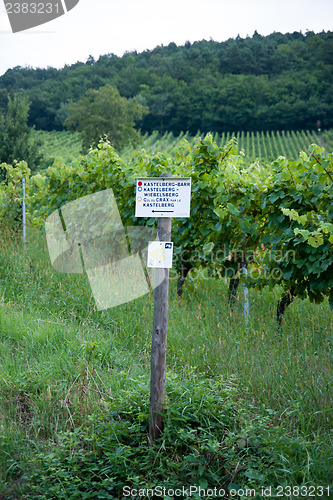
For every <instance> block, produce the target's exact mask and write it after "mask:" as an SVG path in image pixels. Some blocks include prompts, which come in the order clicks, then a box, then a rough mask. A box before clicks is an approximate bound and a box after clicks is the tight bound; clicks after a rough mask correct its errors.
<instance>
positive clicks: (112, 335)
mask: <svg viewBox="0 0 333 500" xmlns="http://www.w3.org/2000/svg"><path fill="white" fill-rule="evenodd" d="M1 241H2V247H1V253H0V300H1V302H0V345H1V361H0V498H4V499H14V498H92V496H87V497H85V496H83V494H82V496H78V497H75V491H76V490H75V488H74V483H75V481H81V482H82V485H83V486H82V488H83V489H84V488H86V491H88V490H87V488H88V485H90V486H89V488H90V487H91V488H94V486H91V485H93V484H94V483H93V476H90V475H89V474H91V470H92V469H93V470H94V467H95V466H96V471H97V472H96V477H97V476H98V477H102V476H103V474H104V473H103V474H102V472H101V471H102V468H103V467H104V468H107V467H109V465H108V464H109V463H110V460H111V462H112V463H114V464H118V465H117V467H118V468H116V469H115V470H113V472H112V471H110V474H111V473H114V474H115V477H116V476H117V477H118V476H119V477H121V478H124V477H127V476H126V474H127V475H128V474H129V472H128V471H129V470H132V471H134V472H135V471H137V473H138V476H137V477H138V478H139V479H138V478H137V479H135V477H134V476H135V473H134V472H132V476H133V477H132V476H131V477H132V479H131V481H132V484H136V483H135V481H137V484H139V483H140V481H141V482H142V481H143V482H144V481H146V482H147V481H148V479H147V477H149V474H148V472H149V471H150V468H151V463H152V462H151V460H154V463H156V460H157V457H156V456H155V457H154V459H152V456H151V452H150V451H149V450H148V451H147V432H146V422H147V412H148V400H149V392H148V391H149V369H150V342H151V339H150V332H151V328H152V315H153V297H152V295H147V296H145V297H142V298H140V299H138V300H136V301H134V302H131V303H127V304H124V305H122V306H118V307H116V308H114V309H111V310H106V311H97V310H96V308H95V304H94V300H93V298H92V297H91V292H90V288H89V284H88V280H87V278H86V277H85V276H84V275H63V274H59V273H57V272H56V271H54V270H53V269H52V268H51V266H50V263H49V258H48V253H47V248H46V243H45V240H44V236H43V235H42V234H41V233H39V232H37V231H31V232H29V234H28V244H27V248H26V250H24V249H23V248H22V245H21V243H20V242H19V240H17V239H16V238H15V237H14V236H13V235H9V234H6V233H5V232H2V234H1ZM278 294H279V291H278V290H275V291H273V292H269V291H267V290H266V291H264V292H263V293H262V294H259V293H257V292H255V291H252V290H250V318H249V323H248V324H247V325H246V324H245V322H244V319H243V315H242V301H241V297H239V299H238V301H237V302H236V305H235V307H234V310H233V311H230V308H229V306H228V304H227V300H226V297H227V283H226V282H225V281H224V280H216V281H212V280H202V281H200V282H198V283H196V284H193V283H192V284H191V283H187V284H185V286H184V297H183V299H182V300H180V299H179V298H178V296H177V294H176V283H175V280H172V281H171V286H170V300H169V324H168V350H167V365H168V383H167V394H168V398H169V400H170V403H169V405H170V408H169V409H168V415H169V417H168V418H169V420H170V422H171V423H170V424H168V426H167V431H166V434H165V436H166V437H165V451H164V452H163V445H161V446H162V448H161V449H160V450H159V452H158V461H157V465H158V467H159V477H160V480H161V484H162V483H163V481H164V484H167V478H168V477H173V478H174V479H173V481H174V482H175V481H176V479H175V478H178V479H179V478H180V477H182V478H183V479H184V481H185V479H186V478H185V476H186V475H184V477H183V476H182V474H185V472H184V471H183V469H182V464H184V463H185V462H183V461H182V460H185V458H183V459H182V454H183V455H184V457H190V458H187V459H186V460H190V461H191V460H192V462H193V460H194V459H195V457H197V458H196V460H199V462H198V465H197V466H195V467H194V466H193V467H194V468H193V478H196V480H197V481H198V483H195V484H199V482H200V481H202V484H205V481H206V479H205V478H208V479H210V478H213V477H215V476H214V474H215V473H216V471H217V470H218V471H219V472H218V474H222V472H221V471H222V469H223V470H225V474H226V477H227V478H229V479H228V481H229V482H230V480H231V479H232V484H236V485H238V486H242V485H244V484H246V485H247V486H248V487H250V486H252V487H256V488H259V485H265V486H269V485H270V484H275V485H276V484H282V483H281V482H284V483H283V484H286V485H287V484H303V485H310V484H312V485H324V486H328V485H331V486H332V483H333V475H332V464H333V450H332V437H333V436H332V400H333V398H332V352H333V346H332V343H333V337H332V321H333V315H332V312H331V311H330V310H329V307H328V304H327V303H326V302H325V303H323V304H321V305H314V304H311V303H309V301H300V300H295V302H294V303H293V304H292V305H291V306H290V307H289V309H288V310H287V312H286V316H285V324H284V327H283V333H282V335H281V336H278V335H277V332H276V326H275V309H276V304H277V299H278ZM193 401H194V402H193ZM219 405H220V406H221V405H222V407H223V405H225V410H226V412H227V410H228V412H229V413H228V412H227V413H225V416H224V417H221V416H219V417H218V416H217V415H218V414H217V413H216V415H215V413H214V412H215V411H216V412H218V411H219V407H220V406H219ZM186 408H190V410H186ZM214 408H215V410H214ZM208 410H209V411H208ZM186 411H187V413H186ZM230 412H231V413H230ZM112 415H118V416H117V417H116V419H115V420H114V418H115V417H112V418H111V416H112ZM186 415H187V417H186V418H185V416H186ZM214 415H215V416H214ZM228 415H229V416H228ZM231 415H234V417H232V418H231ZM217 418H218V419H221V418H222V420H223V419H224V418H225V420H223V422H224V424H223V425H224V426H225V428H222V427H219V426H216V425H217V424H216V421H217V420H216V419H217ZM117 419H121V421H122V422H123V426H121V427H119V426H118V427H117V425H118V424H117ZM214 419H215V420H214ZM230 419H231V420H230ZM169 420H168V421H169ZM218 421H220V420H218ZM193 422H194V423H193ZM195 422H196V423H195ZM214 422H215V423H214ZM232 422H233V423H232ZM110 426H111V427H110ZM124 426H125V427H124ZM125 429H131V431H129V430H127V431H126V432H125ZM195 429H197V431H196V430H195ZM214 429H215V430H214ZM225 429H227V435H228V438H226V440H225V443H224V445H223V446H224V448H223V447H222V445H221V441H218V439H217V436H219V435H220V434H219V433H220V432H221V433H222V432H225ZM199 431H200V432H199ZM128 433H129V434H128ZM221 435H222V434H221ZM107 436H109V437H107ZM129 436H130V437H129ZM191 436H192V437H191ZM193 436H196V439H197V441H196V442H197V444H196V445H195V446H194V444H195V443H194V444H193V439H192V438H193ZM214 436H215V437H216V440H215V441H214ZM115 439H116V441H115ZM219 439H222V438H221V437H220V438H219ZM223 439H224V438H223ZM117 442H118V444H119V443H120V444H119V446H121V447H122V448H121V449H122V450H123V452H124V453H125V451H124V450H127V451H126V453H128V457H129V458H128V459H125V458H121V460H120V459H119V456H118V458H117V457H116V455H115V453H116V450H117V449H118V448H117V446H116V443H117ZM121 443H126V446H125V445H122V444H121ZM177 443H178V444H177ZM191 443H192V444H191ZM207 443H210V444H207ZM251 443H252V444H251ZM253 443H259V444H253ZM123 446H125V448H123ZM196 447H197V452H196V451H194V450H196ZM207 447H208V448H207ZM214 447H215V448H214ZM190 448H191V451H189V449H190ZM200 450H201V451H200ZM202 450H204V451H202ZM212 450H215V451H214V453H213V451H212ZM265 450H266V451H265ZM267 450H270V451H269V457H270V458H269V460H268V457H267V453H268V452H267ZM123 452H122V453H123ZM222 452H223V453H222ZM193 453H194V455H193ZM212 453H213V454H212ZM207 454H208V455H207ZM209 454H212V455H209ZM222 455H223V457H224V460H225V463H224V465H223V467H222V466H221V460H222V458H221V457H222ZM97 456H98V457H99V458H98V460H99V462H97V461H96V463H95V462H94V460H95V459H94V458H93V457H97ZM38 457H39V458H38ZM108 457H109V458H108ZM110 457H112V459H111V458H110ZM168 457H169V458H168ZM207 457H208V458H209V457H210V459H209V460H208V459H207ZM216 457H217V458H216ZM219 457H220V458H219ZM96 460H97V458H96ZM117 460H118V462H119V463H118V462H117ZM119 460H120V461H119ZM200 460H203V462H202V463H201V462H200ZM192 462H191V463H192ZM238 462H239V465H238V466H237V463H238ZM243 462H244V464H246V467H245V465H244V467H243V469H242V470H241V471H240V472H239V473H237V470H238V468H239V467H240V466H241V464H242V463H243ZM94 463H95V466H94ZM97 463H99V464H103V467H102V465H97ZM136 463H137V467H138V468H137V469H136V468H135V467H136V466H135V464H136ZM206 463H209V464H210V465H209V466H208V465H207V466H206V465H205V464H206ZM268 463H269V464H270V465H267V464H268ZM126 464H128V465H126ZM140 464H141V465H140ZM200 464H201V465H200ZM157 465H156V467H157ZM192 465H193V464H192ZM98 467H100V469H98ZM114 467H116V465H114ZM126 467H129V469H128V468H126ZM131 467H132V469H131ZM140 467H142V470H143V471H146V476H145V475H144V473H143V476H140V474H141V473H139V472H138V471H140V470H141V469H140ZM200 467H202V468H201V469H200ZM221 467H222V468H221ZM180 469H181V470H180ZM103 470H104V469H103ZM105 470H106V469H105ZM200 470H202V471H203V472H202V476H200V474H199V472H200ZM75 471H76V472H75ZM182 471H183V472H182ZM214 471H215V472H214ZM72 473H73V474H74V476H75V474H76V476H75V477H76V479H75V481H74V479H73V477H74V476H72V475H71V474H72ZM117 474H118V475H117ZM195 474H197V475H195ZM198 474H199V476H200V477H201V479H200V477H199V476H198ZM251 475H252V476H253V477H252V476H251ZM103 477H104V476H103ZM128 477H130V476H128ZM61 478H62V479H61ZM85 478H86V479H85ZM87 478H90V479H89V481H88V479H87ZM123 480H124V479H122V481H123ZM129 480H130V479H128V481H129ZM61 481H65V483H66V484H68V490H66V489H61V488H64V487H63V486H61V487H60V486H59V485H60V484H62V483H61ZM66 481H67V482H66ZM84 481H86V482H84ZM101 481H102V479H101ZM119 481H120V479H119ZM170 481H171V479H170ZM193 481H194V479H193ZM212 481H213V479H212ZM244 481H245V483H244ZM274 482H275V483H274ZM75 484H76V483H75ZM119 484H120V483H119ZM170 484H171V483H170ZM172 484H174V483H172ZM41 485H42V486H41ZM84 485H85V486H84ZM178 486H179V485H178ZM95 487H96V488H97V486H95ZM40 488H41V489H40ZM59 488H60V489H59ZM71 488H73V489H71ZM119 488H120V486H119ZM64 491H65V493H64ZM66 491H67V493H66ZM46 492H48V493H47V494H46ZM69 492H70V493H69ZM43 494H45V495H46V496H42V495H43ZM96 494H97V493H96ZM29 495H31V496H29ZM38 495H41V496H38ZM66 495H67V496H66ZM71 495H73V496H71ZM331 495H332V492H331ZM99 498H114V497H113V496H111V497H110V496H109V497H108V496H106V495H105V496H103V495H102V493H101V496H100V497H99ZM115 498H117V497H115ZM118 498H119V497H118ZM322 498H325V496H323V497H322Z"/></svg>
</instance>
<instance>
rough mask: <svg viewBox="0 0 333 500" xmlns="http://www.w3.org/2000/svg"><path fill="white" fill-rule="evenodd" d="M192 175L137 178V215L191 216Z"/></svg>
mask: <svg viewBox="0 0 333 500" xmlns="http://www.w3.org/2000/svg"><path fill="white" fill-rule="evenodd" d="M190 203H191V177H142V178H140V179H137V180H136V199H135V217H189V216H190Z"/></svg>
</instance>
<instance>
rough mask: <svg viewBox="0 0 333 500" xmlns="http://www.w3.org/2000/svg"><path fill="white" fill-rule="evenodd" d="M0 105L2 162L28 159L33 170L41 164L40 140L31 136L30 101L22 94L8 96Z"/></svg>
mask: <svg viewBox="0 0 333 500" xmlns="http://www.w3.org/2000/svg"><path fill="white" fill-rule="evenodd" d="M3 102H4V101H3V100H2V107H0V164H1V163H10V164H12V165H13V164H14V163H15V161H17V162H19V161H22V160H24V161H26V162H27V164H28V165H29V168H30V169H31V170H32V171H33V170H35V169H36V167H37V166H38V165H39V164H40V162H41V160H42V155H41V153H40V145H41V144H40V142H39V141H36V140H34V139H33V138H32V136H31V130H32V129H31V128H29V127H28V124H27V121H28V114H29V107H30V104H29V101H28V99H27V98H26V97H24V96H23V95H21V94H15V95H14V96H13V97H10V96H8V98H7V105H6V106H4V104H3Z"/></svg>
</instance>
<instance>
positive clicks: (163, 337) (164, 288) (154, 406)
mask: <svg viewBox="0 0 333 500" xmlns="http://www.w3.org/2000/svg"><path fill="white" fill-rule="evenodd" d="M166 176H167V175H163V177H166ZM171 221H172V219H171V217H170V218H169V217H165V218H164V217H159V219H158V228H157V229H158V238H159V240H160V241H171ZM155 272H156V276H155V278H156V280H158V281H157V283H160V285H158V286H157V287H156V288H155V292H154V319H153V331H152V344H151V372H150V411H149V443H150V445H151V446H152V445H154V443H155V440H156V439H158V438H159V437H160V436H161V434H162V432H163V411H164V408H163V403H164V396H165V370H166V347H167V326H168V306H169V297H168V294H169V269H158V268H156V269H155ZM162 273H163V274H162ZM163 275H164V276H163ZM161 279H163V281H161Z"/></svg>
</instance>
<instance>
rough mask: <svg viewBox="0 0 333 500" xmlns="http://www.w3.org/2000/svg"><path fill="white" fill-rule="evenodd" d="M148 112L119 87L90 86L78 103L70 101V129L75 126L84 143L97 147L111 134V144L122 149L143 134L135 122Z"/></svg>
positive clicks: (68, 125) (68, 123) (67, 124)
mask: <svg viewBox="0 0 333 500" xmlns="http://www.w3.org/2000/svg"><path fill="white" fill-rule="evenodd" d="M146 112H147V108H145V107H144V106H142V105H141V104H139V103H138V102H137V101H136V99H135V98H134V99H126V98H125V97H121V95H120V94H119V91H118V89H117V88H116V87H114V86H112V85H109V84H108V85H105V86H104V87H101V88H100V89H99V90H93V89H89V90H88V91H87V92H86V94H85V95H84V96H83V97H82V98H81V99H80V100H79V101H78V102H73V101H72V102H70V106H69V116H68V118H67V119H66V121H65V125H66V126H67V127H68V128H75V129H76V130H78V131H79V132H80V134H81V137H82V142H83V146H84V147H86V148H88V147H89V146H96V145H97V144H98V142H99V140H100V138H101V137H103V136H105V135H106V136H107V137H108V140H109V141H110V142H111V144H112V145H113V146H114V147H115V148H116V149H117V150H121V149H122V148H123V147H124V146H126V145H127V144H128V143H136V142H137V141H138V139H139V137H140V134H139V132H138V131H137V130H136V128H135V125H136V122H137V121H138V120H141V118H142V117H143V115H144V114H145V113H146Z"/></svg>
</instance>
